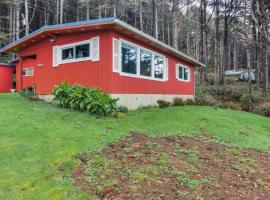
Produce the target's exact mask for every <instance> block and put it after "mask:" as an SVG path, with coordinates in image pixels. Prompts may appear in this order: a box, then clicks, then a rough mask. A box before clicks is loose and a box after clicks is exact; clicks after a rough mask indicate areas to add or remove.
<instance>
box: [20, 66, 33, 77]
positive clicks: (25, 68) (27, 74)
mask: <svg viewBox="0 0 270 200" xmlns="http://www.w3.org/2000/svg"><path fill="white" fill-rule="evenodd" d="M23 70H25V74H24V75H23V76H34V68H33V67H24V68H23ZM29 70H31V71H32V73H31V74H29Z"/></svg>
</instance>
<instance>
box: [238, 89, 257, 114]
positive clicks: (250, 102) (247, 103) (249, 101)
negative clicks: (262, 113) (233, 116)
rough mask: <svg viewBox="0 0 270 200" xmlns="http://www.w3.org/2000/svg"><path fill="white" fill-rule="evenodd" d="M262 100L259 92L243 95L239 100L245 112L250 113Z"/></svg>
mask: <svg viewBox="0 0 270 200" xmlns="http://www.w3.org/2000/svg"><path fill="white" fill-rule="evenodd" d="M261 99H262V93H261V92H260V91H256V92H253V93H251V94H245V95H243V96H242V98H241V106H242V109H243V110H245V111H251V110H252V109H253V108H254V106H255V104H256V103H258V102H259V101H260V100H261Z"/></svg>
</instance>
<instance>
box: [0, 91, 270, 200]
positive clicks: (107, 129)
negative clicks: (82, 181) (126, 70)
mask: <svg viewBox="0 0 270 200" xmlns="http://www.w3.org/2000/svg"><path fill="white" fill-rule="evenodd" d="M134 130H136V131H140V132H144V133H147V134H151V135H156V136H166V135H173V134H182V135H190V136H191V135H196V134H199V133H202V132H204V133H209V134H212V135H213V136H214V137H215V138H216V139H217V141H219V142H222V141H225V142H229V143H231V144H232V145H235V146H238V147H244V148H255V149H258V150H264V151H270V119H269V118H265V117H261V116H257V115H254V114H251V113H245V112H239V111H230V110H222V109H215V108H210V107H197V106H185V107H170V108H167V109H159V108H151V109H146V110H141V111H135V112H130V113H129V114H128V115H127V116H126V117H125V118H123V119H114V118H104V119H96V118H93V117H90V116H88V115H87V114H85V113H79V112H75V111H70V110H65V109H60V108H56V107H54V106H52V105H50V104H46V103H42V102H30V101H27V100H25V99H24V98H23V97H21V96H19V95H17V94H0V199H4V200H9V199H16V200H18V199H38V200H42V199H46V200H47V199H65V200H66V199H88V198H89V195H87V194H84V193H82V192H81V191H78V190H77V189H75V188H73V187H72V180H71V179H70V178H69V177H68V174H69V173H70V171H71V170H72V169H73V168H74V166H75V165H76V161H74V159H73V158H72V156H73V155H75V154H77V153H79V152H81V151H83V150H97V149H100V148H102V147H104V146H105V145H106V144H107V143H110V142H115V141H116V140H118V139H119V138H120V137H123V136H125V135H127V134H128V133H129V132H130V131H134ZM240 132H244V133H245V134H244V135H243V134H239V133H240ZM59 166H64V169H65V170H64V171H60V170H59Z"/></svg>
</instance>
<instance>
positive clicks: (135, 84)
mask: <svg viewBox="0 0 270 200" xmlns="http://www.w3.org/2000/svg"><path fill="white" fill-rule="evenodd" d="M112 37H114V38H117V39H120V38H121V39H124V40H127V41H129V42H132V43H135V44H137V45H139V46H142V47H144V48H147V49H150V50H152V51H154V52H156V53H159V54H162V55H164V56H166V57H167V59H168V65H169V67H168V68H169V72H168V75H169V79H168V81H166V82H162V81H156V80H146V79H140V78H133V77H127V76H121V75H119V74H118V73H113V77H112V85H113V87H112V91H111V92H112V93H116V94H182V95H193V94H194V65H192V64H190V63H187V62H185V61H183V60H181V59H178V58H176V57H173V56H171V55H169V54H167V53H164V52H162V51H161V50H159V49H154V48H151V47H149V45H147V44H146V43H142V42H139V41H136V40H134V39H131V38H128V37H125V36H124V35H122V34H120V33H113V35H112ZM178 63H181V64H185V65H187V66H188V67H189V68H190V74H191V77H190V81H189V82H181V81H179V80H177V79H176V74H175V73H176V64H178Z"/></svg>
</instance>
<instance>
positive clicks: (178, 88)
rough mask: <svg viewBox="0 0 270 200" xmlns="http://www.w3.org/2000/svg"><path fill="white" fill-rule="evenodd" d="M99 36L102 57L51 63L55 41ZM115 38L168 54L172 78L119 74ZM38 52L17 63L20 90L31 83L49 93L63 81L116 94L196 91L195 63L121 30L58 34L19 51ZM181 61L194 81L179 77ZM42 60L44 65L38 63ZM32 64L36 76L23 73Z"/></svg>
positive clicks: (186, 92)
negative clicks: (52, 40)
mask: <svg viewBox="0 0 270 200" xmlns="http://www.w3.org/2000/svg"><path fill="white" fill-rule="evenodd" d="M95 36H99V41H100V50H99V52H100V60H99V61H97V62H92V61H82V62H74V63H68V64H60V65H59V66H58V67H52V60H53V58H52V47H53V46H54V45H64V44H69V43H73V42H79V41H82V40H88V39H90V38H92V37H95ZM113 38H123V39H125V40H128V41H130V42H134V43H136V44H138V45H140V46H143V47H145V48H147V49H151V50H153V51H155V52H157V53H159V54H162V55H164V56H166V57H167V58H168V63H169V80H168V81H165V82H163V81H155V80H145V79H140V78H131V77H126V76H120V75H119V74H118V73H114V72H112V57H113V55H112V54H113V53H112V49H113V47H112V40H113ZM32 54H36V55H37V59H36V60H21V61H20V62H18V63H17V90H18V91H20V90H21V89H23V88H26V87H29V86H31V85H35V86H36V93H37V94H50V93H51V91H52V89H53V87H54V86H55V85H57V84H60V83H61V82H63V81H67V82H69V83H80V84H82V85H86V86H89V87H99V88H101V89H103V90H104V91H106V92H109V93H114V94H182V95H193V93H194V66H193V65H192V64H189V63H186V62H184V61H182V60H181V59H177V58H175V57H173V56H171V55H168V54H166V53H164V52H162V51H161V50H159V49H153V48H149V47H148V45H147V44H144V43H141V42H138V41H136V40H134V39H130V38H127V37H125V36H123V35H121V34H120V33H115V32H112V31H96V32H86V33H79V34H78V33H76V34H75V33H73V34H65V35H58V36H57V39H56V42H55V43H54V44H51V43H50V42H49V39H48V38H47V39H44V40H42V41H40V42H39V43H37V44H35V45H33V46H31V47H28V48H26V49H24V50H23V51H21V52H20V56H21V57H22V56H27V55H32ZM177 63H182V64H185V65H187V66H189V67H190V72H191V81H190V82H180V81H178V80H177V79H176V75H175V73H176V64H177ZM39 64H43V66H42V67H37V65H39ZM24 67H33V68H34V76H33V77H22V76H21V71H22V70H21V69H22V68H24Z"/></svg>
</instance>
